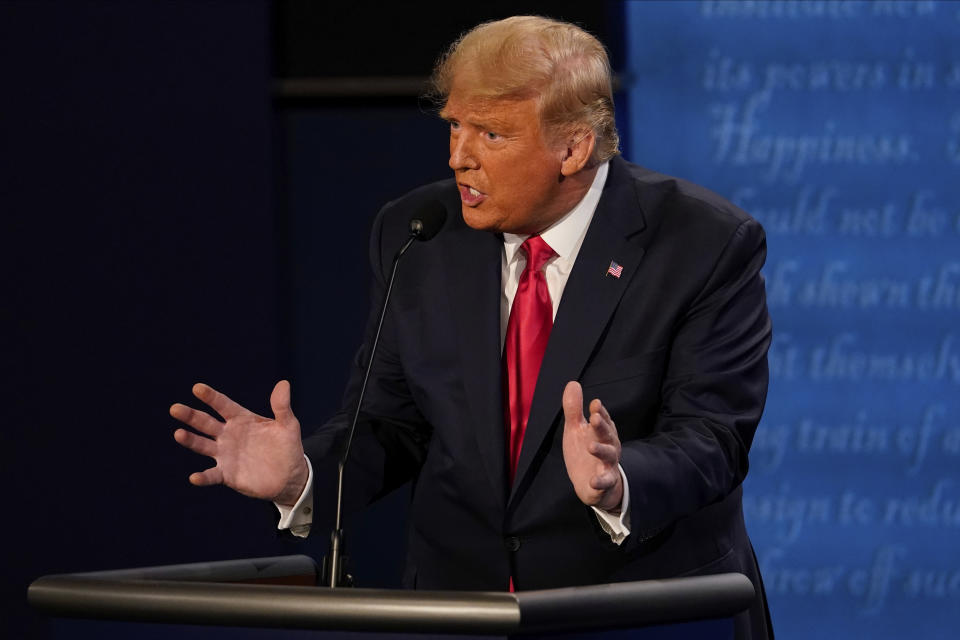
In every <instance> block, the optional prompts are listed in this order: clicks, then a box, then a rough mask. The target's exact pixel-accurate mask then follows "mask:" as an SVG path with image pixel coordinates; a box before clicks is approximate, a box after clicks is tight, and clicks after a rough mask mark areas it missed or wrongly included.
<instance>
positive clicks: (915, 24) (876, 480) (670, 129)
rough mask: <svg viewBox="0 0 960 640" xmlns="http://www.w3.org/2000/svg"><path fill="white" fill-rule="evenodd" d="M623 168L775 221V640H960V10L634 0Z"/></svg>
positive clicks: (753, 505) (765, 432)
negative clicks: (666, 176)
mask: <svg viewBox="0 0 960 640" xmlns="http://www.w3.org/2000/svg"><path fill="white" fill-rule="evenodd" d="M626 18H627V34H628V35H627V50H628V60H627V71H626V79H627V83H628V84H629V85H630V91H629V127H630V136H629V139H628V140H627V143H626V147H627V148H626V155H627V156H628V157H629V158H631V159H632V160H634V161H635V162H639V163H641V164H644V165H646V166H649V167H651V168H654V169H656V170H659V171H663V172H666V173H671V174H674V175H679V176H682V177H685V178H689V179H691V180H694V181H696V182H699V183H701V184H704V185H706V186H708V187H710V188H712V189H713V190H715V191H718V192H719V193H721V194H723V195H726V196H727V197H729V198H731V199H732V200H733V201H734V202H735V203H736V204H738V205H740V206H741V207H743V208H744V209H746V210H747V211H749V212H750V213H752V214H753V215H754V216H755V217H756V218H758V219H759V220H760V221H761V222H762V223H763V224H764V226H765V227H766V230H767V236H768V246H769V255H768V261H767V266H766V268H765V274H766V278H767V294H768V298H769V305H770V311H771V314H772V316H773V322H774V341H773V345H772V348H771V352H770V365H771V374H772V376H771V378H772V380H771V387H770V395H769V398H768V403H767V409H766V413H765V416H764V419H763V423H762V425H761V428H760V430H759V431H758V433H757V437H756V440H755V442H754V445H753V452H752V469H751V473H750V476H749V478H748V482H747V491H746V497H745V505H744V506H745V511H746V517H747V525H748V528H749V530H750V532H751V534H752V537H753V540H754V544H755V546H756V550H757V555H758V557H759V559H760V563H761V567H762V569H763V572H764V577H765V580H766V587H767V593H768V595H769V597H770V603H771V608H772V612H773V618H774V626H775V627H776V631H777V635H778V637H780V638H785V639H787V640H790V639H792V638H804V639H807V638H849V637H870V638H903V637H907V636H908V635H909V636H913V637H922V638H947V637H955V634H956V630H957V629H958V628H960V609H958V608H957V604H958V602H960V546H958V544H957V533H958V530H960V482H958V477H957V473H956V468H957V463H958V460H960V420H958V415H960V412H958V409H960V400H958V391H960V323H958V320H960V205H958V202H960V180H958V178H960V3H945V2H883V1H875V2H839V1H837V2H814V1H811V2H793V1H780V2H777V1H770V2H718V1H711V0H706V1H703V2H683V3H681V2H636V3H630V4H629V5H628V7H627V10H626Z"/></svg>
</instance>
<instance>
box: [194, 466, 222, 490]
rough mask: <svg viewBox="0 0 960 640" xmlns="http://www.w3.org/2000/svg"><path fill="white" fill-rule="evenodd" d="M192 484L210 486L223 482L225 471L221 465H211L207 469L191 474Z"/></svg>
mask: <svg viewBox="0 0 960 640" xmlns="http://www.w3.org/2000/svg"><path fill="white" fill-rule="evenodd" d="M189 480H190V484H192V485H196V486H198V487H209V486H211V485H215V484H223V472H222V471H220V468H219V467H210V468H209V469H207V470H206V471H201V472H199V473H191V474H190V478H189Z"/></svg>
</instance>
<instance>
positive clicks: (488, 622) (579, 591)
mask: <svg viewBox="0 0 960 640" xmlns="http://www.w3.org/2000/svg"><path fill="white" fill-rule="evenodd" d="M317 571H318V567H317V565H316V563H315V562H314V560H313V559H312V558H310V557H308V556H303V555H295V556H278V557H270V558H251V559H246V560H229V561H224V562H205V563H195V564H182V565H169V566H160V567H145V568H139V569H121V570H116V571H99V572H93V573H73V574H61V575H49V576H44V577H41V578H38V579H37V580H35V581H34V582H33V583H32V584H31V585H30V587H29V589H28V599H29V601H30V604H31V605H32V606H33V607H35V608H36V609H38V610H40V611H41V612H44V613H46V614H49V615H53V616H61V617H71V618H88V619H100V620H118V621H120V620H122V621H137V622H148V623H171V624H192V625H216V626H232V627H269V628H284V629H312V630H318V631H327V632H344V631H347V632H367V633H370V634H375V635H376V636H377V637H378V638H384V637H386V638H389V637H399V636H409V635H411V634H430V635H444V634H446V635H471V636H499V637H513V636H523V637H525V638H532V637H546V636H555V635H563V637H565V638H576V637H586V636H589V637H591V638H596V637H601V635H600V634H602V633H604V632H610V631H613V632H614V633H615V632H616V630H623V629H639V628H641V627H643V628H647V630H646V631H638V632H634V633H632V634H631V637H633V638H644V639H645V638H667V637H669V638H732V637H733V625H732V620H731V618H730V617H731V616H733V615H734V614H736V613H739V612H741V611H743V610H745V609H746V608H747V607H748V606H749V605H750V604H751V602H752V601H753V598H754V593H755V592H754V588H753V584H752V583H751V582H750V580H749V579H748V578H747V577H746V576H744V575H742V574H739V573H725V574H717V575H710V576H697V577H688V578H671V579H664V580H645V581H640V582H620V583H611V584H602V585H591V586H583V587H567V588H561V589H545V590H537V591H520V592H517V593H508V592H476V591H400V590H388V589H359V588H340V589H329V588H327V587H318V586H316V583H317ZM697 621H701V622H697ZM664 625H669V626H664ZM664 634H666V635H664ZM355 635H356V634H351V637H354V636H355ZM413 637H416V636H413Z"/></svg>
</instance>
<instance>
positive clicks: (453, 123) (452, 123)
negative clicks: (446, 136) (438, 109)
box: [447, 120, 460, 131]
mask: <svg viewBox="0 0 960 640" xmlns="http://www.w3.org/2000/svg"><path fill="white" fill-rule="evenodd" d="M447 122H449V123H450V131H460V123H459V122H457V121H456V120H448V121H447Z"/></svg>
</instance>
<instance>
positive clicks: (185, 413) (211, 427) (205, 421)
mask: <svg viewBox="0 0 960 640" xmlns="http://www.w3.org/2000/svg"><path fill="white" fill-rule="evenodd" d="M170 415H171V416H172V417H174V418H176V419H177V420H179V421H180V422H182V423H184V424H186V425H189V426H191V427H193V428H194V429H196V430H197V431H200V432H201V433H205V434H207V435H208V436H213V437H214V438H215V437H217V436H218V435H220V434H221V433H222V432H223V423H222V422H220V421H219V420H217V419H216V418H214V417H213V416H211V415H210V414H209V413H206V412H205V411H197V410H196V409H192V408H190V407H188V406H187V405H185V404H180V403H179V402H178V403H177V404H175V405H173V406H171V407H170Z"/></svg>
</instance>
